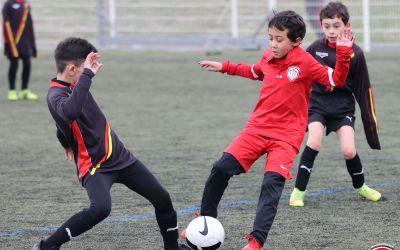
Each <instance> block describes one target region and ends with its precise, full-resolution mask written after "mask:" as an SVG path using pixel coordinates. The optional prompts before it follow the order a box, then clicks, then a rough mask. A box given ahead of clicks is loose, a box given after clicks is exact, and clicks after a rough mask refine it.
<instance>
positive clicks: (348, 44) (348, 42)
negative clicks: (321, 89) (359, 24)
mask: <svg viewBox="0 0 400 250" xmlns="http://www.w3.org/2000/svg"><path fill="white" fill-rule="evenodd" d="M353 44H354V36H353V32H352V31H351V30H350V28H345V30H344V31H343V33H342V34H340V35H339V36H338V39H337V42H336V65H335V70H333V69H332V68H330V67H328V66H322V65H321V64H320V63H319V62H318V61H317V60H315V59H314V58H313V63H312V65H311V67H310V69H311V72H310V74H311V76H312V77H313V80H314V81H315V82H318V83H321V84H324V85H327V86H332V87H342V86H344V84H345V83H346V79H347V74H348V73H349V68H350V56H351V54H352V53H353V50H352V47H353Z"/></svg>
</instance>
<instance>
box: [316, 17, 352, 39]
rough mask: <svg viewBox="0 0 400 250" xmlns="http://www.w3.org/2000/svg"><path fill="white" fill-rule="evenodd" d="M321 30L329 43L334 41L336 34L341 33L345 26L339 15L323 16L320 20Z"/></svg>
mask: <svg viewBox="0 0 400 250" xmlns="http://www.w3.org/2000/svg"><path fill="white" fill-rule="evenodd" d="M321 26H322V32H323V33H324V35H325V37H326V39H327V40H328V41H329V42H330V43H336V39H337V36H338V35H339V34H341V33H342V32H343V30H344V28H345V27H346V26H347V25H345V24H344V23H343V21H342V19H341V18H339V17H335V18H324V19H322V22H321Z"/></svg>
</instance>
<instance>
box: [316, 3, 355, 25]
mask: <svg viewBox="0 0 400 250" xmlns="http://www.w3.org/2000/svg"><path fill="white" fill-rule="evenodd" d="M335 17H337V18H340V19H342V21H343V23H344V24H345V25H346V24H347V23H348V22H349V19H350V14H349V11H348V10H347V7H346V5H344V4H342V3H341V2H330V3H328V5H326V6H325V7H324V8H322V9H321V12H320V13H319V20H320V22H321V23H322V19H326V18H329V19H333V18H335Z"/></svg>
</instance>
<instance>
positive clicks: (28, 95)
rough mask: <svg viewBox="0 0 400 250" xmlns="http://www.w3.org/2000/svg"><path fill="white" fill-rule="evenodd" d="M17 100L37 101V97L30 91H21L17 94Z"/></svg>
mask: <svg viewBox="0 0 400 250" xmlns="http://www.w3.org/2000/svg"><path fill="white" fill-rule="evenodd" d="M19 98H21V99H25V100H30V101H35V100H37V99H39V97H38V96H37V95H36V94H35V93H33V92H32V91H31V90H30V89H23V90H21V92H20V93H19Z"/></svg>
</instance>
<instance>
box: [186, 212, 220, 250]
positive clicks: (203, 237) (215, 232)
mask: <svg viewBox="0 0 400 250" xmlns="http://www.w3.org/2000/svg"><path fill="white" fill-rule="evenodd" d="M224 239H225V230H224V228H223V227H222V225H221V223H220V222H219V221H218V220H217V219H215V218H213V217H209V216H199V217H197V218H196V219H194V220H192V222H190V223H189V225H188V227H187V228H186V242H187V243H188V245H189V246H190V247H191V248H193V249H195V250H203V249H207V250H213V249H217V248H219V247H220V246H221V245H222V243H224Z"/></svg>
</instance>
